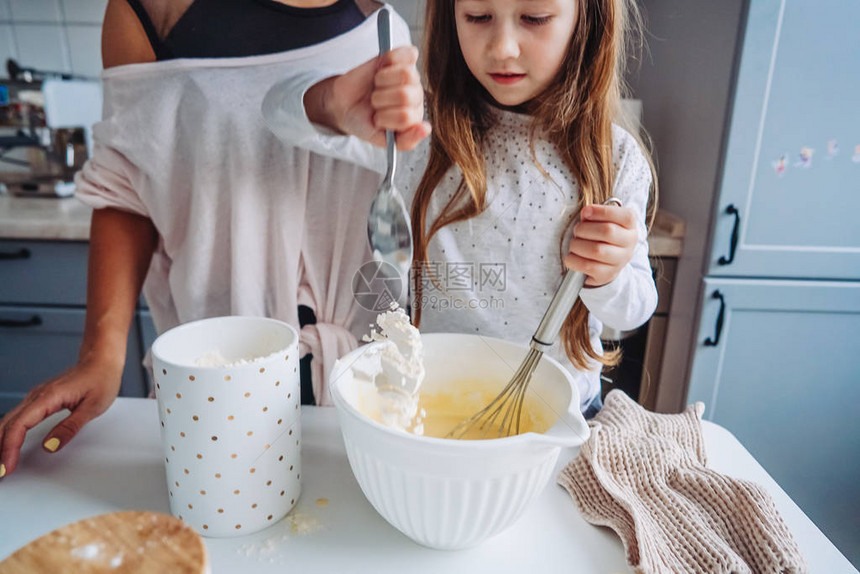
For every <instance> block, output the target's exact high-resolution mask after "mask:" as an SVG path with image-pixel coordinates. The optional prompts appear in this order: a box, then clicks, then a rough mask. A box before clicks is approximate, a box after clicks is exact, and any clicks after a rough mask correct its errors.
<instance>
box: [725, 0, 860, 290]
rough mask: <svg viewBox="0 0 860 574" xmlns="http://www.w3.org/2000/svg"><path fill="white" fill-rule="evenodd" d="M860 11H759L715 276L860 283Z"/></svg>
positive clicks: (778, 7)
mask: <svg viewBox="0 0 860 574" xmlns="http://www.w3.org/2000/svg"><path fill="white" fill-rule="evenodd" d="M858 26H860V2H855V1H852V2H846V1H845V0H816V1H815V2H808V1H805V0H792V1H780V0H755V1H753V2H750V5H749V13H748V15H747V18H746V27H745V34H744V36H743V43H742V46H741V48H740V64H739V66H738V70H737V80H736V85H735V91H734V105H733V106H732V109H731V114H730V115H731V120H730V121H731V123H730V125H729V130H728V133H727V135H728V137H727V142H726V144H727V145H726V153H725V161H724V167H723V171H722V182H721V184H720V187H719V201H718V205H717V212H716V218H715V220H714V222H713V225H714V239H713V243H712V245H713V247H712V249H711V257H710V260H709V262H708V274H709V275H718V276H731V277H792V278H795V277H796V278H811V279H817V278H828V279H851V280H860V220H859V219H858V214H860V33H858Z"/></svg>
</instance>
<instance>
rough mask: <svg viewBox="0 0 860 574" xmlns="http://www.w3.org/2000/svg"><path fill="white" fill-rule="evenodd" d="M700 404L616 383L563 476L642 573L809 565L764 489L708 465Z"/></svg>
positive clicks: (790, 572) (588, 515) (798, 569)
mask: <svg viewBox="0 0 860 574" xmlns="http://www.w3.org/2000/svg"><path fill="white" fill-rule="evenodd" d="M704 408H705V407H704V405H703V404H702V403H696V404H694V405H691V406H689V407H688V408H687V410H686V411H684V412H683V413H681V414H677V415H665V414H656V413H652V412H648V411H646V410H645V409H644V408H642V407H641V406H639V405H638V404H636V403H635V402H634V401H633V400H631V399H630V398H629V397H628V396H627V395H625V394H624V393H622V392H621V391H618V390H615V391H612V392H610V393H609V394H608V395H607V397H606V404H605V406H604V407H603V410H601V411H600V413H598V414H597V416H596V417H595V418H594V419H593V420H592V421H591V422H590V423H589V424H590V425H591V437H590V438H589V439H588V442H586V443H585V444H584V445H583V446H582V449H581V450H580V454H579V456H578V457H577V458H575V459H574V460H573V461H571V462H570V464H568V465H567V466H566V467H565V468H564V469H563V470H562V472H561V474H560V475H559V477H558V482H559V484H561V485H562V486H563V487H565V488H566V489H567V491H568V492H569V493H570V495H571V496H572V497H573V500H574V501H575V502H576V504H577V506H579V509H580V511H581V512H582V515H583V516H584V517H585V519H586V520H587V521H589V522H591V523H592V524H597V525H601V526H608V527H609V528H611V529H612V530H614V531H615V532H616V533H617V534H618V535H619V536H620V537H621V540H622V542H623V543H624V547H625V549H626V551H627V561H628V562H629V563H630V565H631V566H633V568H634V570H635V571H636V572H637V574H638V573H642V574H645V573H647V574H651V573H660V574H662V573H672V574H677V573H682V572H683V573H687V572H690V573H703V574H704V573H708V574H711V573H720V574H722V573H726V574H729V573H731V574H741V573H750V574H752V573H756V574H757V573H765V572H767V573H775V574H776V573H778V574H795V573H804V572H808V567H807V565H806V562H805V561H804V559H803V556H802V555H801V554H800V550H799V549H798V547H797V544H796V543H795V541H794V539H793V538H792V536H791V533H790V532H789V531H788V528H787V527H786V525H785V523H784V522H783V520H782V517H781V516H780V515H779V512H778V511H777V510H776V507H775V506H774V504H773V500H772V499H771V498H770V496H769V495H768V494H767V493H766V492H765V491H764V489H763V488H761V487H760V486H758V485H757V484H754V483H751V482H747V481H744V480H737V479H734V478H730V477H728V476H725V475H723V474H720V473H718V472H715V471H713V470H711V469H709V468H707V467H706V466H705V448H704V442H703V440H702V428H701V416H702V412H704Z"/></svg>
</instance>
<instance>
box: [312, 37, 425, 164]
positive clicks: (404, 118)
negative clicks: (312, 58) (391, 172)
mask: <svg viewBox="0 0 860 574" xmlns="http://www.w3.org/2000/svg"><path fill="white" fill-rule="evenodd" d="M417 61H418V50H417V49H416V48H415V47H414V46H402V47H400V48H395V49H394V50H391V51H390V52H388V53H386V54H385V55H383V56H381V57H377V58H374V59H373V60H369V61H367V62H365V63H364V64H362V65H360V66H358V67H357V68H354V69H352V70H350V71H349V72H347V73H345V74H343V75H340V76H335V77H332V78H328V79H326V80H323V81H322V82H319V83H318V84H315V85H314V86H312V87H311V88H310V89H309V90H308V91H307V92H306V93H305V98H304V102H305V110H306V111H307V114H308V117H309V118H310V120H311V121H312V122H314V123H318V124H321V125H325V126H328V127H330V128H333V129H336V130H338V131H340V132H341V133H344V134H347V135H352V136H356V137H358V138H361V139H363V140H366V141H369V142H371V143H372V144H374V145H376V146H379V147H385V130H393V131H395V132H397V134H396V139H397V148H398V149H401V150H410V149H413V148H414V147H415V146H416V145H418V143H419V142H420V141H421V140H423V139H424V138H425V137H427V136H428V135H430V124H429V123H427V122H425V121H424V89H423V87H422V86H421V79H420V76H419V74H418V70H417V68H416V67H415V64H416V62H417Z"/></svg>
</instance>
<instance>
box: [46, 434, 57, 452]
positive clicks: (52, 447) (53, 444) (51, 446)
mask: <svg viewBox="0 0 860 574" xmlns="http://www.w3.org/2000/svg"><path fill="white" fill-rule="evenodd" d="M42 446H44V447H45V448H46V449H48V450H49V451H51V452H56V450H57V449H58V448H60V439H58V438H57V437H54V438H49V439H48V440H46V441H45V444H44V445H42Z"/></svg>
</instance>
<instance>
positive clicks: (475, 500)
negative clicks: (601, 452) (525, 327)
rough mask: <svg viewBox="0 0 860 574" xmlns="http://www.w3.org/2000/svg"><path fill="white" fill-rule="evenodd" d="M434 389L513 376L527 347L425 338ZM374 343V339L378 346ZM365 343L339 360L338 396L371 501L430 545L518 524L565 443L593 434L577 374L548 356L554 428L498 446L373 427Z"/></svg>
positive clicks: (546, 387)
mask: <svg viewBox="0 0 860 574" xmlns="http://www.w3.org/2000/svg"><path fill="white" fill-rule="evenodd" d="M421 338H422V341H423V343H424V358H425V366H426V368H427V377H426V379H425V385H428V384H429V386H428V388H430V389H432V388H433V385H434V384H438V382H439V381H456V380H482V379H487V380H496V381H505V380H507V379H508V378H509V377H510V366H509V365H511V364H517V362H518V361H520V360H522V357H523V356H525V354H527V353H528V348H527V347H525V346H522V345H516V344H514V343H510V342H508V341H503V340H500V339H492V338H489V337H477V336H473V335H463V334H450V333H432V334H429V335H426V334H425V335H422V336H421ZM373 344H375V343H371V345H373ZM369 347H370V345H368V346H366V347H359V348H358V349H356V350H355V351H352V352H351V353H349V354H347V355H345V356H344V357H342V358H341V359H339V360H338V362H337V364H336V365H335V368H334V370H333V373H332V375H331V379H330V384H331V389H332V392H331V395H332V400H333V402H334V405H335V408H336V410H337V415H338V420H339V422H340V428H341V432H342V433H343V439H344V444H345V445H346V452H347V455H348V457H349V463H350V466H351V467H352V472H353V474H354V475H355V477H356V480H357V481H358V484H359V486H360V487H361V490H362V491H363V492H364V495H365V497H366V498H367V500H368V501H370V503H371V504H372V505H373V507H374V508H375V509H376V511H377V512H379V514H380V515H382V517H383V518H385V519H386V520H387V521H388V522H389V523H390V524H391V525H392V526H394V527H395V528H397V529H398V530H399V531H400V532H402V533H403V534H405V535H406V536H408V537H409V538H411V539H412V540H414V541H415V542H417V543H419V544H422V545H424V546H428V547H430V548H437V549H444V550H454V549H460V548H469V547H472V546H476V545H478V544H480V543H481V542H482V541H484V540H485V539H487V538H488V537H490V536H493V535H495V534H498V533H500V532H501V531H503V530H504V529H505V528H507V527H509V526H510V525H512V524H513V523H514V522H515V521H516V520H517V518H519V517H520V515H521V514H522V513H523V511H524V510H525V509H526V507H527V506H528V504H529V503H530V502H531V501H532V500H533V499H534V498H535V497H537V496H538V495H539V494H540V493H541V491H542V490H543V489H544V488H545V487H546V485H547V483H548V482H549V480H550V479H551V478H552V475H553V470H554V469H555V465H556V462H557V460H558V456H559V453H560V452H561V448H562V447H566V448H576V447H578V446H579V445H581V444H582V443H583V442H584V441H585V440H586V439H587V438H588V433H589V431H588V425H587V424H586V422H585V419H584V418H583V417H582V414H581V413H580V412H579V394H578V393H577V391H576V387H575V384H574V382H573V378H572V377H571V375H570V374H569V373H568V372H567V371H566V370H565V369H564V367H562V366H561V365H560V364H558V363H557V362H556V361H553V360H552V359H550V358H548V357H544V359H543V360H542V362H541V364H540V365H539V368H538V370H537V371H536V372H535V376H534V380H533V381H532V383H531V390H530V392H533V393H534V394H535V395H536V396H538V397H539V398H540V399H541V400H543V401H544V404H545V405H546V406H547V408H548V409H550V410H551V411H552V412H554V413H556V415H557V419H556V422H555V424H554V425H553V426H552V427H551V428H550V429H549V430H547V431H546V432H544V433H540V434H535V433H525V434H522V435H517V436H513V437H508V438H503V439H493V440H476V441H471V440H464V441H460V440H446V439H439V438H430V437H421V436H415V435H413V434H410V433H406V432H402V431H397V430H395V429H392V428H390V427H386V426H383V425H381V424H379V423H376V422H374V421H372V420H371V419H370V418H368V417H367V416H365V415H364V414H362V412H361V411H360V410H359V408H358V407H357V406H356V405H357V404H359V403H360V399H359V397H358V395H357V385H355V384H354V378H353V374H352V370H351V368H352V367H351V365H353V364H354V362H355V361H357V360H359V358H360V356H361V354H362V353H364V352H367V349H368V348H369Z"/></svg>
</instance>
